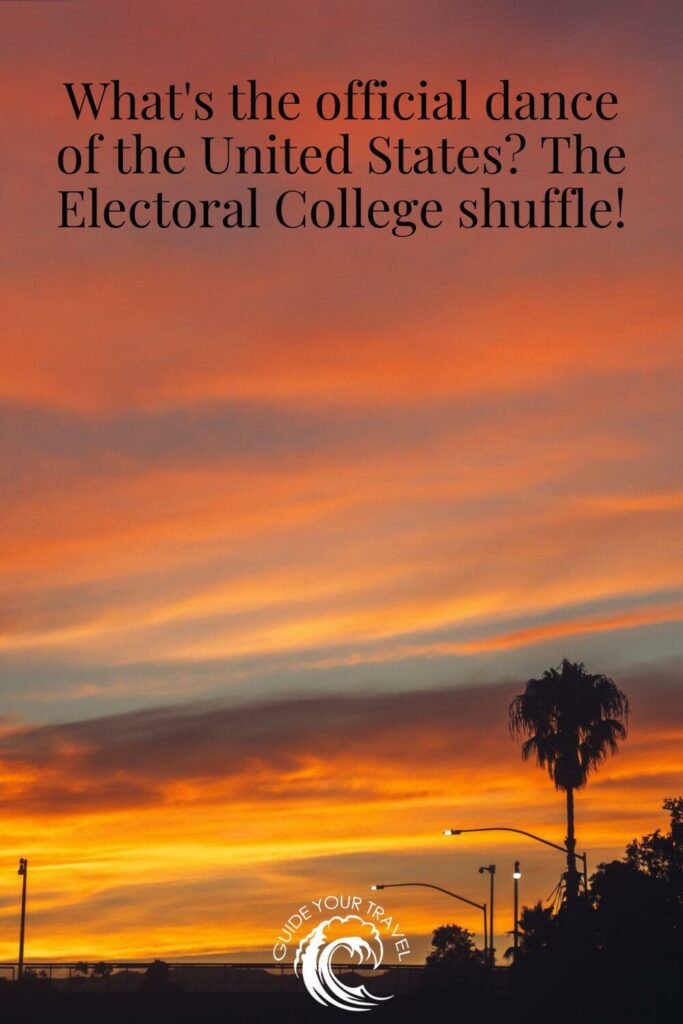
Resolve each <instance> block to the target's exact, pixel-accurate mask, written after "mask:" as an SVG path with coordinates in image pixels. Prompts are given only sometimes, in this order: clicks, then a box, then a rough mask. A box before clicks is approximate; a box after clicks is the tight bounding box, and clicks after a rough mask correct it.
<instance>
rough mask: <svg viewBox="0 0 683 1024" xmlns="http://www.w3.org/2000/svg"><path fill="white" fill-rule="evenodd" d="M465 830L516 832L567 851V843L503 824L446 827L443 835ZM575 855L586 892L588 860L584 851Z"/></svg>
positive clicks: (455, 834) (565, 852) (452, 834)
mask: <svg viewBox="0 0 683 1024" xmlns="http://www.w3.org/2000/svg"><path fill="white" fill-rule="evenodd" d="M466 832H516V833H517V835H520V836H526V837H527V838H528V839H535V840H536V842H537V843H543V845H544V846H551V847H552V848H553V850H559V851H560V853H563V854H564V855H565V856H567V854H568V853H569V849H568V848H567V845H566V844H564V845H562V846H560V844H559V843H552V842H551V841H550V840H549V839H544V838H543V836H537V835H535V834H534V833H533V832H525V830H524V829H523V828H509V827H505V826H503V825H495V826H491V827H489V828H446V829H444V832H443V834H444V835H445V836H462V835H464V834H465V833H466ZM575 856H576V857H580V858H581V860H582V861H583V872H582V873H583V888H584V890H585V891H586V892H588V861H587V857H586V853H585V852H584V853H576V854H575Z"/></svg>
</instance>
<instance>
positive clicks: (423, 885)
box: [370, 882, 488, 957]
mask: <svg viewBox="0 0 683 1024" xmlns="http://www.w3.org/2000/svg"><path fill="white" fill-rule="evenodd" d="M406 887H409V888H413V887H417V888H419V889H436V891H437V892H443V893H445V894H446V896H452V897H453V899H454V900H460V902H461V903H467V904H468V905H469V906H470V907H476V908H477V910H481V912H482V913H483V915H484V957H486V955H487V952H488V949H487V945H486V936H487V933H488V927H487V919H486V917H487V909H486V904H485V903H476V902H475V901H474V900H468V899H467V897H466V896H459V895H458V893H457V892H451V890H450V889H444V888H443V887H442V886H440V885H432V884H431V883H430V882H385V883H383V884H381V885H380V884H379V883H378V884H376V885H371V886H370V888H371V889H372V890H373V891H375V892H377V891H379V890H380V889H403V888H406Z"/></svg>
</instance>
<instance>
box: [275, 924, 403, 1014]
mask: <svg viewBox="0 0 683 1024" xmlns="http://www.w3.org/2000/svg"><path fill="white" fill-rule="evenodd" d="M347 930H348V931H350V932H351V934H341V935H339V937H338V938H332V937H331V934H330V933H334V932H339V931H341V932H345V931H347ZM363 933H365V935H364V934H363ZM340 950H343V951H345V952H346V953H348V954H349V955H350V956H351V957H357V958H358V963H359V964H361V965H365V964H371V966H372V969H373V970H377V968H378V967H379V966H380V964H381V963H382V956H383V954H384V949H383V946H382V940H381V938H380V935H379V932H378V930H377V928H375V926H374V924H371V923H370V921H364V920H363V918H362V917H358V916H357V915H356V914H348V915H347V916H346V917H330V918H328V920H327V921H321V922H320V924H318V925H316V927H315V928H314V929H313V931H311V932H309V933H308V935H307V936H306V937H305V938H303V939H302V940H301V942H300V943H299V946H298V948H297V951H296V958H295V960H294V973H295V975H296V976H297V977H301V978H302V979H303V982H304V985H305V986H306V988H307V989H308V991H309V992H310V994H311V995H312V996H313V998H314V999H315V1000H317V1001H318V1002H319V1003H322V1005H323V1006H336V1007H337V1009H339V1010H351V1011H355V1012H356V1013H363V1012H365V1011H367V1010H371V1009H372V1008H373V1007H374V1006H376V1005H377V1003H381V1002H384V1001H385V1000H387V999H392V998H393V997H392V996H376V995H373V994H372V992H368V990H367V988H366V987H365V985H345V984H344V982H343V981H341V980H340V979H339V978H338V977H336V976H335V974H334V972H333V969H332V961H333V958H334V956H335V954H336V953H337V952H338V951H340Z"/></svg>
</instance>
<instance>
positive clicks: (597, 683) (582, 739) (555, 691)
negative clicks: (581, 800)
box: [509, 658, 629, 908]
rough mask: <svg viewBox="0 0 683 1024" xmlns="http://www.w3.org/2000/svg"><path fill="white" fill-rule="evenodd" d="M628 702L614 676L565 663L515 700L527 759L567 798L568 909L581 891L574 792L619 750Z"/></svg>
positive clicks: (515, 728) (513, 717)
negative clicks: (535, 764) (531, 759)
mask: <svg viewBox="0 0 683 1024" xmlns="http://www.w3.org/2000/svg"><path fill="white" fill-rule="evenodd" d="M628 714H629V703H628V698H627V697H626V696H625V694H623V693H622V692H621V690H620V689H619V688H618V687H617V686H616V684H615V682H614V680H613V679H610V678H609V676H606V675H602V674H597V675H592V674H591V673H589V672H587V671H586V668H585V666H584V665H583V664H582V663H581V662H573V661H569V660H568V659H567V658H564V659H563V661H562V663H561V664H560V665H559V666H558V667H557V668H550V669H546V671H545V672H544V673H543V675H542V676H541V678H540V679H530V680H529V681H528V683H527V684H526V689H525V691H524V693H521V694H518V695H517V696H516V697H514V698H513V700H512V702H511V704H510V709H509V715H510V729H511V731H512V734H513V735H514V736H515V737H517V738H520V739H523V742H522V757H523V758H524V760H527V759H528V758H530V757H531V756H532V755H533V756H534V757H535V759H536V763H537V764H538V765H539V766H540V767H541V768H547V769H548V774H549V775H550V778H551V779H552V780H553V782H554V783H555V788H556V789H560V790H563V791H564V792H565V793H566V796H567V874H566V898H567V906H568V907H570V908H573V907H574V906H575V904H576V900H577V897H578V891H579V875H578V872H577V870H576V838H575V831H574V791H575V790H576V789H581V787H582V786H584V785H585V784H586V782H587V780H588V776H589V774H590V772H591V771H592V770H593V769H594V768H597V767H598V765H600V764H602V762H603V761H604V760H605V759H606V758H607V755H608V754H614V753H616V752H617V750H618V746H619V740H622V739H624V738H625V736H626V723H627V719H628Z"/></svg>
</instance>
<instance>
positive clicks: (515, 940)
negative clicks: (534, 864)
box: [512, 860, 522, 957]
mask: <svg viewBox="0 0 683 1024" xmlns="http://www.w3.org/2000/svg"><path fill="white" fill-rule="evenodd" d="M512 877H513V879H514V890H515V893H514V895H515V898H514V911H513V912H514V915H515V927H514V931H513V933H512V934H513V940H512V946H513V949H514V951H515V957H516V956H517V947H518V946H519V880H520V878H521V877H522V872H521V871H520V870H519V861H518V860H516V861H515V870H514V871H513V872H512Z"/></svg>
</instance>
